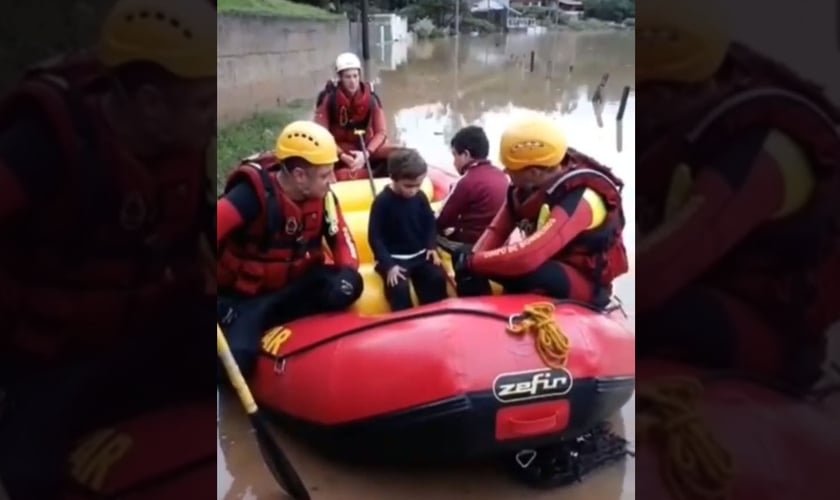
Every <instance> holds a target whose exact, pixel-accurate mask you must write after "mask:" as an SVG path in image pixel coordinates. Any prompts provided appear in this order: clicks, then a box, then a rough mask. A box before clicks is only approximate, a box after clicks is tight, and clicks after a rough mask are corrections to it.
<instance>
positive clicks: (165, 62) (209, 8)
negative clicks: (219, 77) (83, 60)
mask: <svg viewBox="0 0 840 500" xmlns="http://www.w3.org/2000/svg"><path fill="white" fill-rule="evenodd" d="M99 58H100V60H101V61H102V62H103V63H104V64H105V65H106V66H110V67H115V66H120V65H122V64H126V63H131V62H150V63H156V64H158V65H160V66H161V67H163V68H165V69H166V70H168V71H169V72H171V73H173V74H174V75H176V76H179V77H181V78H214V77H215V76H216V9H215V8H214V7H213V4H211V2H209V1H207V0H177V1H173V0H120V1H118V2H117V4H116V5H115V6H114V8H113V9H111V12H110V13H109V14H108V17H107V18H106V19H105V23H104V24H103V26H102V33H101V36H100V42H99Z"/></svg>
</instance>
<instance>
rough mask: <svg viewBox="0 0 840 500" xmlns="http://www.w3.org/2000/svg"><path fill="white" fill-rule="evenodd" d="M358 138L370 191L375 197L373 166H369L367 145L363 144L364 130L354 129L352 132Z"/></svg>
mask: <svg viewBox="0 0 840 500" xmlns="http://www.w3.org/2000/svg"><path fill="white" fill-rule="evenodd" d="M354 133H355V134H356V137H358V138H359V147H360V148H361V149H360V151H361V152H362V154H363V155H365V168H367V173H368V182H370V192H371V194H373V197H374V198H376V184H375V183H374V182H373V168H371V166H370V155H369V154H368V150H367V146H366V145H365V131H364V130H356V131H355V132H354Z"/></svg>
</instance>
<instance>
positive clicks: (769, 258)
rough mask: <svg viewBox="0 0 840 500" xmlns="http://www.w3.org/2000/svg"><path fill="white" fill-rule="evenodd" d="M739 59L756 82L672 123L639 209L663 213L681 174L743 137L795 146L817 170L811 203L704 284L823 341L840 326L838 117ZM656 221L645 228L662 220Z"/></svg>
mask: <svg viewBox="0 0 840 500" xmlns="http://www.w3.org/2000/svg"><path fill="white" fill-rule="evenodd" d="M731 52H732V53H731V55H730V57H729V61H728V63H727V64H728V65H729V67H730V68H736V70H735V71H733V73H735V72H737V74H740V75H744V74H746V75H749V80H744V78H743V77H741V78H740V79H736V78H731V80H732V81H724V82H722V83H721V84H719V85H717V86H716V87H715V89H716V91H715V92H714V93H713V94H711V95H710V96H709V97H708V98H706V99H703V102H704V103H705V106H704V107H703V109H702V110H701V109H695V107H694V106H692V113H689V114H686V115H684V116H679V117H674V118H672V119H670V120H668V125H667V127H668V129H669V130H670V132H669V133H668V134H667V135H661V136H660V137H663V139H662V140H659V141H656V142H653V143H652V146H651V147H649V148H648V149H647V151H646V152H645V153H644V155H643V156H642V161H641V162H640V166H639V168H638V172H639V175H640V181H639V182H638V183H637V184H638V186H639V189H640V192H639V196H640V203H641V204H642V205H644V206H648V207H662V206H663V205H664V202H663V200H664V199H665V196H666V191H667V183H668V180H669V179H670V175H671V172H672V169H673V168H674V167H675V166H676V165H678V164H680V163H687V164H688V165H689V166H690V167H691V168H697V167H698V165H702V158H703V155H704V154H705V152H708V151H721V150H723V149H724V148H725V147H726V146H727V145H728V144H731V143H732V142H733V139H732V138H733V137H737V136H738V135H739V134H740V133H742V132H743V131H745V130H750V129H753V130H755V129H759V130H762V129H763V130H772V129H775V130H778V131H780V132H782V133H784V134H786V135H788V136H789V137H791V138H792V139H793V140H794V142H796V143H797V144H798V145H799V146H800V147H802V148H803V149H804V150H805V152H806V154H807V155H808V157H809V158H810V164H811V166H812V167H813V171H812V174H813V175H814V177H815V185H814V189H815V191H814V193H813V195H812V198H811V201H810V202H809V203H808V204H807V205H806V206H805V207H803V208H802V209H801V210H800V211H799V212H797V213H795V214H792V215H789V216H786V217H784V218H780V219H776V220H771V221H768V222H767V223H766V224H764V226H763V227H760V228H758V229H757V230H755V231H754V232H753V233H752V234H750V235H748V236H747V237H746V238H745V239H744V240H743V241H741V242H739V244H738V245H737V247H735V248H734V249H733V250H732V251H731V252H730V253H729V254H728V255H726V256H725V257H724V258H723V259H722V260H721V261H720V262H719V263H718V264H717V265H716V266H715V267H716V268H715V269H714V271H713V273H711V274H709V275H707V277H706V279H710V280H712V282H714V283H716V284H717V286H720V287H722V288H723V289H726V290H728V291H729V292H730V293H734V294H735V295H736V296H738V297H740V298H742V299H743V300H745V301H747V302H748V303H750V304H752V305H753V306H755V307H757V308H758V309H760V310H761V311H762V313H763V314H766V315H768V316H769V317H772V318H773V323H774V324H778V325H784V326H782V328H784V329H786V330H788V331H790V332H801V331H803V330H806V331H808V332H809V333H810V334H811V335H818V336H822V335H823V334H824V333H825V332H826V330H827V329H828V327H829V326H830V325H831V324H832V323H833V322H835V321H837V320H838V319H839V318H840V314H838V312H837V311H840V298H838V297H840V280H837V279H836V276H838V273H840V238H839V237H838V235H840V196H838V195H837V193H840V133H838V129H837V125H838V124H839V123H840V110H838V109H837V108H836V107H835V106H833V105H832V104H831V102H830V101H829V100H828V99H827V98H826V97H825V95H824V94H823V92H822V90H821V89H820V88H817V87H815V86H813V85H811V84H809V83H806V82H803V81H801V80H800V79H799V78H798V77H797V76H795V75H794V74H793V73H791V72H790V71H789V70H787V69H786V68H783V67H781V66H779V65H778V64H776V63H774V62H772V61H768V60H766V59H764V58H762V57H760V56H757V55H755V54H754V53H752V52H750V51H749V50H748V49H746V48H744V47H742V46H740V45H737V44H736V45H735V46H734V47H733V48H732V51H731ZM692 98H693V97H692ZM676 107H679V106H676ZM660 129H661V128H660ZM651 130H652V129H651ZM698 160H699V161H698ZM651 212H652V213H654V215H653V220H652V221H649V222H648V224H646V225H647V226H650V225H656V224H657V220H661V214H658V213H656V212H655V211H654V210H650V211H649V213H651Z"/></svg>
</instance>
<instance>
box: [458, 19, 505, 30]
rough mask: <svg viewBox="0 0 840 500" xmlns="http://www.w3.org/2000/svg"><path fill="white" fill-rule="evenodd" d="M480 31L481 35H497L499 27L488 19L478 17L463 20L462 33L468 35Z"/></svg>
mask: <svg viewBox="0 0 840 500" xmlns="http://www.w3.org/2000/svg"><path fill="white" fill-rule="evenodd" d="M472 31H478V32H479V33H495V32H497V31H499V27H498V26H496V25H495V24H493V23H491V22H490V21H488V20H486V19H479V18H477V17H465V18H462V19H461V32H462V33H468V32H472Z"/></svg>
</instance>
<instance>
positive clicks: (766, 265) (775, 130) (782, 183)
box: [636, 0, 840, 389]
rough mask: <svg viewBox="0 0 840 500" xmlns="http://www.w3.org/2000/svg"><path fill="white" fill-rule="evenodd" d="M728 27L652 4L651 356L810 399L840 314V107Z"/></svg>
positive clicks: (640, 93) (692, 4)
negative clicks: (786, 387) (741, 373)
mask: <svg viewBox="0 0 840 500" xmlns="http://www.w3.org/2000/svg"><path fill="white" fill-rule="evenodd" d="M724 18H725V16H724V15H723V9H721V8H720V5H718V4H717V3H716V2H709V1H706V0H703V1H700V0H691V1H689V2H672V1H668V0H645V1H644V2H639V3H638V4H637V26H636V78H637V83H638V88H637V89H636V92H637V99H638V102H639V106H640V108H641V109H643V110H645V111H646V114H644V115H642V116H640V117H639V119H638V121H637V133H636V139H637V141H636V144H637V146H636V147H637V150H638V151H639V164H638V166H637V170H636V171H637V176H636V179H637V182H636V185H637V186H638V187H637V191H638V192H637V199H638V206H639V221H638V225H639V228H640V233H641V234H640V241H639V244H638V247H637V250H638V251H637V253H636V264H637V271H636V273H637V276H639V277H640V279H639V280H638V286H637V292H636V308H637V313H638V314H639V322H640V324H643V325H645V327H644V328H642V329H640V331H639V352H640V355H649V354H651V353H655V352H657V350H660V349H662V350H664V351H667V352H674V351H677V352H680V353H681V356H683V357H684V359H689V360H692V361H694V362H696V363H699V364H704V365H709V364H711V365H713V366H714V367H715V368H720V367H724V368H728V369H739V370H745V371H748V372H750V373H752V374H754V375H758V376H762V377H768V378H770V379H777V378H778V377H784V379H785V381H786V382H787V383H789V384H795V385H798V386H799V387H800V388H803V389H804V388H807V387H808V386H809V385H810V384H811V383H813V381H814V380H815V378H816V377H818V376H819V375H820V371H819V365H820V362H821V360H822V358H823V356H824V352H825V351H824V348H825V333H826V332H827V330H828V328H829V326H830V325H831V324H833V323H835V322H837V321H838V319H840V313H838V311H840V290H838V287H837V283H838V280H837V279H836V278H835V276H837V275H838V272H840V244H838V241H840V240H838V238H837V233H836V228H837V227H840V170H838V168H840V136H838V129H837V125H838V122H840V112H838V110H837V108H836V107H835V106H834V105H833V104H832V103H831V102H829V100H828V99H827V98H826V97H825V95H824V94H823V92H822V91H821V89H819V88H818V87H817V86H815V85H812V84H810V83H808V82H806V81H804V80H803V79H801V78H799V77H798V76H796V75H795V74H794V73H793V72H792V71H790V70H788V69H787V68H785V67H784V66H782V65H781V64H779V63H777V62H775V61H772V60H770V59H768V58H767V57H765V56H762V55H759V54H757V53H756V52H755V51H753V50H752V49H750V48H748V47H746V46H744V45H742V44H740V43H737V42H733V41H732V40H731V39H730V36H729V33H728V32H727V30H726V29H725V26H724V25H723V24H722V20H723V19H724ZM832 228H834V229H832ZM806 277H812V278H806ZM805 297H807V299H806V298H805ZM686 311H690V314H689V313H687V312H686ZM654 339H655V340H654ZM705 345H716V346H718V348H716V349H715V355H714V356H710V355H708V353H709V351H708V350H707V349H704V348H703V346H705ZM664 351H663V352H664ZM712 358H714V359H712Z"/></svg>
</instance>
